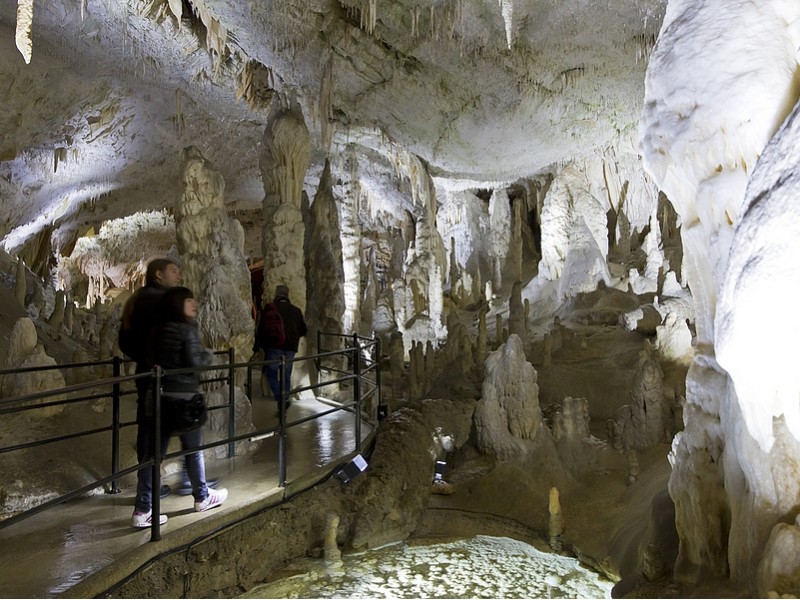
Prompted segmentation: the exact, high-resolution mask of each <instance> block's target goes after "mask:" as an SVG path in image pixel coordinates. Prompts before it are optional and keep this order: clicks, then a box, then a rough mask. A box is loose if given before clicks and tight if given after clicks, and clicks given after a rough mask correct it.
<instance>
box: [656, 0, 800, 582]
mask: <svg viewBox="0 0 800 600" xmlns="http://www.w3.org/2000/svg"><path fill="white" fill-rule="evenodd" d="M798 23H800V5H797V4H796V3H793V2H767V1H759V2H742V3H738V2H737V3H725V2H710V3H703V4H698V3H696V2H693V1H692V0H673V1H672V2H670V3H669V5H668V10H667V13H666V15H665V18H664V23H663V24H662V29H661V35H660V37H659V40H658V43H657V45H656V47H655V49H654V51H653V54H652V56H651V60H650V64H649V66H648V74H647V79H646V97H645V109H644V113H643V119H642V151H643V156H644V160H645V165H646V167H647V169H648V171H649V172H650V173H651V174H652V176H653V177H654V179H655V181H656V182H657V184H658V185H659V186H660V187H661V188H662V189H663V190H664V192H665V193H666V194H667V196H668V197H669V199H670V200H671V201H672V203H673V205H674V206H675V209H676V211H677V212H678V214H679V215H680V217H681V220H682V228H681V235H682V239H683V247H684V258H683V268H684V273H685V275H686V280H687V283H688V285H689V287H690V288H691V290H692V293H693V296H694V300H695V308H696V324H697V342H696V349H697V354H696V356H695V358H694V362H693V363H692V366H691V368H690V371H689V375H688V378H687V382H686V390H687V397H686V401H687V405H686V407H685V409H684V423H685V430H684V431H683V432H681V433H679V434H678V435H677V436H676V438H675V440H674V442H673V450H672V455H671V462H672V465H673V472H672V476H671V479H670V486H669V487H670V495H671V496H672V498H673V500H674V502H675V510H676V525H677V528H678V533H679V536H680V553H679V556H678V561H677V564H676V574H677V576H678V578H679V579H681V580H693V579H695V578H697V577H698V576H699V575H700V573H701V572H703V571H708V572H711V573H714V574H717V575H728V574H730V576H731V577H733V578H734V579H735V580H742V581H745V580H752V579H753V576H754V575H755V570H756V566H757V565H758V563H759V560H760V558H761V554H762V553H763V551H764V548H765V544H766V542H767V538H768V536H769V534H770V530H771V529H772V527H773V526H774V525H775V524H776V522H778V521H779V520H782V519H783V518H784V515H786V511H787V510H789V507H791V506H796V505H797V502H798V498H799V497H800V496H799V495H798V484H797V477H796V473H795V472H794V470H793V469H792V468H790V467H789V465H790V464H792V463H793V462H794V459H793V457H795V456H796V455H797V451H798V434H799V433H800V432H798V427H797V423H798V419H797V415H798V410H797V398H796V396H797V394H796V390H797V387H798V383H797V382H796V381H794V379H795V378H796V375H795V374H796V373H797V369H796V367H795V365H794V364H793V363H791V364H790V365H789V364H787V361H790V358H789V357H790V356H791V354H788V355H787V354H786V349H785V344H786V340H790V339H793V338H795V337H796V336H794V335H793V334H792V331H791V329H787V325H786V323H787V322H786V319H785V315H787V314H792V312H793V311H794V307H793V306H789V305H788V304H786V301H787V300H788V299H789V298H792V297H796V295H797V294H796V290H794V287H793V286H795V285H796V284H795V282H796V281H798V278H797V276H796V274H794V273H793V269H794V267H793V265H794V264H796V251H795V250H796V249H795V250H793V248H794V247H795V246H796V241H795V240H796V238H797V236H796V235H793V234H792V233H789V232H791V231H793V227H792V222H793V221H792V219H794V214H795V213H796V212H797V211H796V210H795V205H794V204H792V203H791V202H789V201H788V200H784V199H785V198H788V197H789V196H790V195H791V193H792V192H790V191H789V190H792V189H794V188H793V187H792V185H793V184H792V180H791V179H790V176H789V174H790V173H792V172H793V169H794V168H795V167H796V152H795V150H794V148H795V146H796V140H797V138H796V136H795V135H794V134H793V130H794V128H793V126H792V125H791V124H790V125H788V126H787V128H786V129H785V131H784V132H783V134H782V136H781V138H780V139H778V140H777V141H776V147H775V148H768V149H767V150H766V151H765V150H764V148H765V146H766V145H767V142H768V141H769V139H770V138H771V137H772V136H773V134H774V133H775V132H776V131H777V129H778V128H779V126H780V124H781V122H782V121H783V119H784V118H785V117H786V115H787V114H788V113H789V112H790V110H791V107H792V105H793V104H794V103H795V100H796V97H797V92H796V87H795V86H796V82H795V79H794V74H795V72H796V70H797V61H798V57H797V53H796V49H797V48H798V46H800V28H799V27H798ZM733 56H735V57H736V60H729V57H733ZM701 73H702V76H699V74H701ZM762 153H763V154H762ZM757 163H758V164H757ZM754 167H755V168H756V171H757V172H758V173H760V176H759V177H758V178H757V179H754V181H753V183H752V184H751V186H750V190H749V192H748V193H747V197H746V199H745V191H746V189H747V186H748V179H749V177H750V175H751V174H752V173H754ZM779 182H780V183H779ZM743 200H744V202H743ZM782 203H783V204H782ZM779 206H783V207H785V208H779ZM778 222H780V223H781V225H780V227H779V228H778V227H773V226H772V225H771V224H773V223H778ZM779 230H780V231H783V232H785V234H777V232H778V231H779ZM770 232H775V233H770ZM786 234H788V235H786ZM784 256H785V257H786V259H783V258H781V257H784ZM790 256H791V257H793V258H789V257H790ZM776 286H778V287H776ZM780 286H786V287H780ZM781 299H784V300H781ZM782 302H783V304H781V303H782ZM776 303H778V304H776ZM782 307H784V308H782ZM790 327H791V325H790ZM717 358H718V359H719V362H717ZM753 361H755V364H754V362H753ZM787 461H788V462H787Z"/></svg>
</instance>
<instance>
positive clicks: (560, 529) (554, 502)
mask: <svg viewBox="0 0 800 600" xmlns="http://www.w3.org/2000/svg"><path fill="white" fill-rule="evenodd" d="M547 510H548V512H549V513H550V523H549V527H548V533H549V536H550V547H551V548H552V549H553V550H555V551H556V552H560V551H561V547H562V546H561V540H560V539H559V537H560V536H561V534H562V533H564V516H563V515H562V513H561V500H560V499H559V494H558V488H556V487H551V488H550V498H549V501H548V503H547Z"/></svg>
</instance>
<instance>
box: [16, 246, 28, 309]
mask: <svg viewBox="0 0 800 600" xmlns="http://www.w3.org/2000/svg"><path fill="white" fill-rule="evenodd" d="M27 290H28V286H27V284H26V282H25V263H24V262H22V258H18V259H17V277H16V280H15V282H14V296H15V297H16V298H17V302H19V305H20V306H21V307H22V308H25V294H26V293H27Z"/></svg>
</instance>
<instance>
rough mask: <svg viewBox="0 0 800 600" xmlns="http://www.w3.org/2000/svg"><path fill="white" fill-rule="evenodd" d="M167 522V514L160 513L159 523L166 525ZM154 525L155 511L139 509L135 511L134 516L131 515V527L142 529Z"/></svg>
mask: <svg viewBox="0 0 800 600" xmlns="http://www.w3.org/2000/svg"><path fill="white" fill-rule="evenodd" d="M166 522H167V515H159V517H158V523H159V525H164V524H165V523H166ZM152 525H153V511H152V510H148V511H147V512H140V511H138V510H134V511H133V516H132V517H131V527H136V528H137V529H141V528H143V527H150V526H152Z"/></svg>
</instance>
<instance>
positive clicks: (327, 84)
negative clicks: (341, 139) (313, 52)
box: [319, 54, 334, 153]
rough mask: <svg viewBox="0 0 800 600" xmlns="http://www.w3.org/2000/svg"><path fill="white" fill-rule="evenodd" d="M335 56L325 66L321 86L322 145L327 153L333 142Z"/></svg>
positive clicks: (331, 56)
mask: <svg viewBox="0 0 800 600" xmlns="http://www.w3.org/2000/svg"><path fill="white" fill-rule="evenodd" d="M332 106H333V54H331V55H330V56H329V58H328V61H327V63H326V64H325V70H324V71H323V74H322V81H321V82H320V86H319V121H320V137H321V140H320V143H321V144H322V148H323V149H324V150H325V152H326V153H328V152H329V151H330V148H331V143H332V141H333V131H334V128H333V126H332V121H333V109H332Z"/></svg>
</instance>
